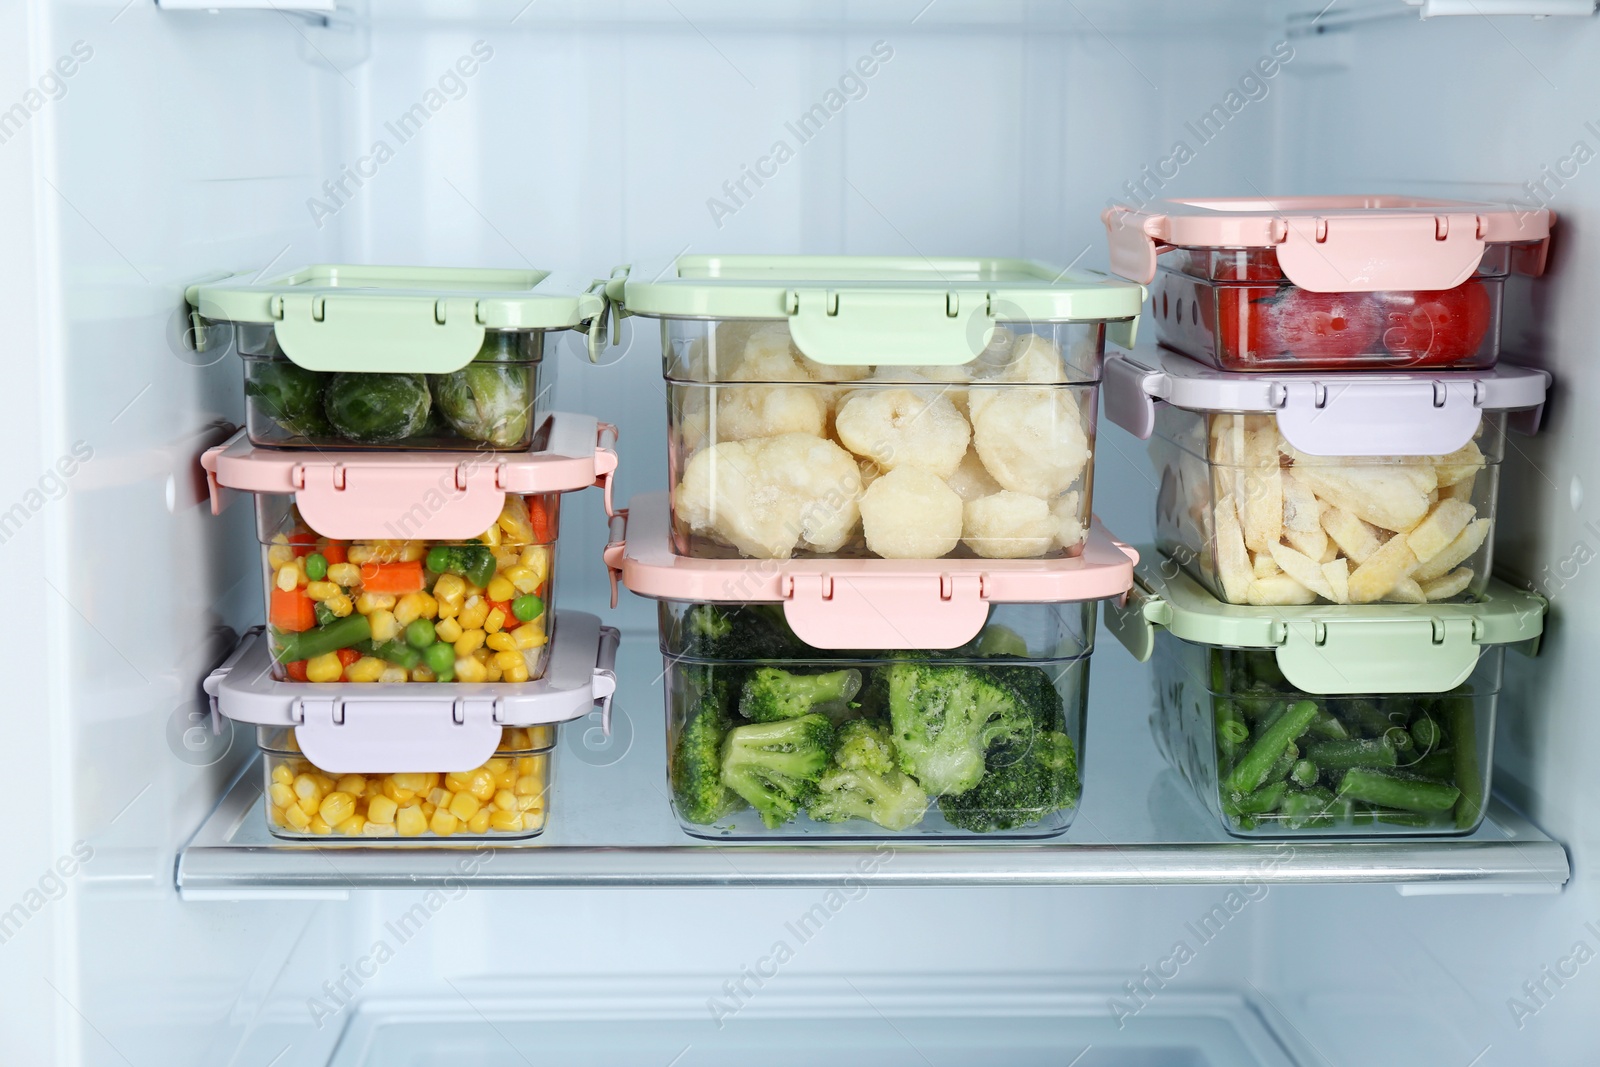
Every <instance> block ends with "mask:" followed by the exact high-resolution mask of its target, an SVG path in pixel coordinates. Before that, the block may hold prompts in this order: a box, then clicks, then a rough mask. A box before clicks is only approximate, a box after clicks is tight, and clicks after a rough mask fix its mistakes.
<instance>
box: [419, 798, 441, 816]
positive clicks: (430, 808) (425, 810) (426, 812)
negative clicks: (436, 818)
mask: <svg viewBox="0 0 1600 1067" xmlns="http://www.w3.org/2000/svg"><path fill="white" fill-rule="evenodd" d="M419 807H421V808H422V817H423V818H424V819H428V820H430V821H431V820H432V819H433V813H434V812H436V811H438V810H439V808H438V806H437V805H434V804H432V803H430V802H428V801H426V800H424V801H423V802H422V803H421V804H420V805H419Z"/></svg>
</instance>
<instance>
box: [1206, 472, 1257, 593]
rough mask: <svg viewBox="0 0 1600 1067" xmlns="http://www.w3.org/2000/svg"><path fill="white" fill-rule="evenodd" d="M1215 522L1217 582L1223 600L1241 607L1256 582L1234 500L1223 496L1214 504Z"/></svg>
mask: <svg viewBox="0 0 1600 1067" xmlns="http://www.w3.org/2000/svg"><path fill="white" fill-rule="evenodd" d="M1216 519H1217V522H1216V539H1217V578H1218V579H1219V580H1220V581H1221V582H1222V599H1224V600H1226V601H1227V602H1228V603H1230V604H1243V603H1245V602H1246V601H1245V597H1247V596H1248V595H1249V593H1250V585H1251V583H1252V582H1254V581H1255V580H1256V578H1255V571H1254V568H1253V567H1252V566H1251V563H1250V553H1249V551H1248V550H1246V548H1245V547H1244V530H1242V529H1241V528H1240V526H1239V511H1238V508H1237V507H1236V506H1235V504H1234V500H1233V497H1231V496H1225V497H1223V498H1222V499H1221V500H1220V501H1218V502H1217V515H1216Z"/></svg>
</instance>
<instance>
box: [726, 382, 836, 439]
mask: <svg viewBox="0 0 1600 1067" xmlns="http://www.w3.org/2000/svg"><path fill="white" fill-rule="evenodd" d="M827 422H828V403H827V399H826V397H825V396H823V394H822V393H821V391H820V390H818V389H815V388H812V387H808V386H785V385H727V386H721V387H719V388H718V389H717V437H718V439H720V440H723V441H745V440H749V439H750V438H752V437H778V436H781V435H782V434H786V433H804V434H810V435H811V436H813V437H821V436H822V435H823V432H824V429H825V428H826V426H827Z"/></svg>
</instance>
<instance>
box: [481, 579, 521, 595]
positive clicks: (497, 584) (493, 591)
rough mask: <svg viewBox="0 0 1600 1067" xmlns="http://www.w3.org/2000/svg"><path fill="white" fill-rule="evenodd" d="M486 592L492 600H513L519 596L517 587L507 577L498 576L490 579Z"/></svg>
mask: <svg viewBox="0 0 1600 1067" xmlns="http://www.w3.org/2000/svg"><path fill="white" fill-rule="evenodd" d="M485 592H487V593H488V594H489V599H490V600H513V599H515V598H516V595H517V587H516V586H514V585H512V584H511V582H510V581H509V580H508V579H507V578H506V576H505V575H503V574H497V575H495V576H494V577H493V578H490V579H489V584H488V586H487V587H486V589H485Z"/></svg>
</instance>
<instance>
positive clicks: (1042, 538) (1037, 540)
mask: <svg viewBox="0 0 1600 1067" xmlns="http://www.w3.org/2000/svg"><path fill="white" fill-rule="evenodd" d="M964 515H965V520H964V523H965V524H964V527H963V533H962V540H964V541H965V542H966V543H967V547H968V548H970V549H972V551H974V552H976V553H977V554H978V555H980V556H984V557H986V558H988V559H1028V558H1030V557H1033V556H1042V555H1044V554H1045V553H1046V552H1048V551H1049V550H1050V549H1051V548H1052V547H1053V546H1054V545H1055V543H1056V536H1057V534H1058V532H1059V531H1060V523H1059V521H1058V520H1057V519H1056V517H1055V516H1054V515H1052V514H1050V505H1048V504H1046V503H1045V502H1044V501H1043V500H1040V499H1039V498H1038V497H1036V496H1029V495H1028V494H1027V493H1013V492H1011V491H1010V490H1009V489H1002V490H1001V491H1000V492H998V493H995V494H994V495H992V496H986V497H980V498H978V499H977V500H969V501H968V502H967V504H966V508H965V512H964Z"/></svg>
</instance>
